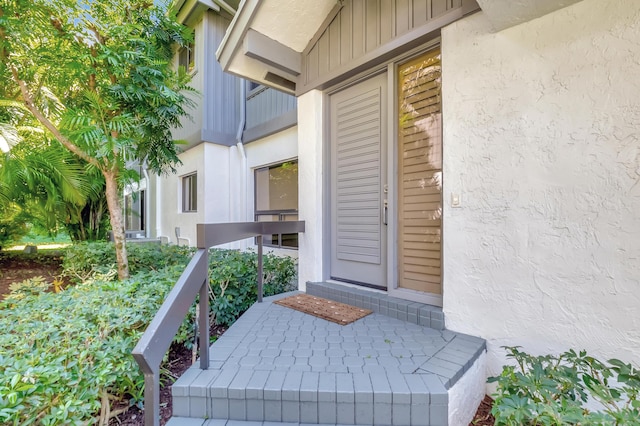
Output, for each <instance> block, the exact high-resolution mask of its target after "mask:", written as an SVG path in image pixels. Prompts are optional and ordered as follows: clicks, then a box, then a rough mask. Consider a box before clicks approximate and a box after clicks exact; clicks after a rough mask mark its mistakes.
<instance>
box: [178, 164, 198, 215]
mask: <svg viewBox="0 0 640 426" xmlns="http://www.w3.org/2000/svg"><path fill="white" fill-rule="evenodd" d="M180 188H181V196H180V201H181V206H182V210H181V211H182V213H196V212H197V211H198V172H193V173H189V174H186V175H183V176H181V177H180ZM194 195H195V196H194Z"/></svg>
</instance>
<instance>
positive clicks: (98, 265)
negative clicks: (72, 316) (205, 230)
mask: <svg viewBox="0 0 640 426" xmlns="http://www.w3.org/2000/svg"><path fill="white" fill-rule="evenodd" d="M194 251H195V250H194V249H193V248H190V247H184V246H174V245H171V246H169V245H159V244H153V243H129V244H127V256H128V259H129V271H130V273H131V275H132V276H133V275H135V274H137V273H138V272H148V271H156V270H159V269H162V268H164V267H166V266H171V265H177V264H179V265H186V264H187V263H188V262H189V259H190V258H191V256H193V253H194ZM62 269H63V272H64V274H65V275H67V276H68V277H69V278H71V279H72V280H74V281H75V282H84V281H87V280H89V279H93V278H96V277H97V278H102V279H105V278H107V279H111V280H114V279H116V278H117V268H116V252H115V248H114V245H113V243H108V242H82V243H78V244H73V245H72V246H70V247H69V248H67V250H66V253H65V256H64V260H63V262H62Z"/></svg>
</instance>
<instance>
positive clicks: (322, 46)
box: [318, 31, 329, 75]
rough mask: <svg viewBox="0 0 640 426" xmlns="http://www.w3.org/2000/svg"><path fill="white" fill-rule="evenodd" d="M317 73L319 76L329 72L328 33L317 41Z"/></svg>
mask: <svg viewBox="0 0 640 426" xmlns="http://www.w3.org/2000/svg"><path fill="white" fill-rule="evenodd" d="M318 72H319V73H320V75H323V74H326V73H327V72H329V31H325V33H324V34H323V35H322V37H320V40H318Z"/></svg>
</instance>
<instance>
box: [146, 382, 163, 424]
mask: <svg viewBox="0 0 640 426" xmlns="http://www.w3.org/2000/svg"><path fill="white" fill-rule="evenodd" d="M144 424H145V426H160V372H159V371H154V372H153V373H144Z"/></svg>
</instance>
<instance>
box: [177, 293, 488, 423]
mask: <svg viewBox="0 0 640 426" xmlns="http://www.w3.org/2000/svg"><path fill="white" fill-rule="evenodd" d="M285 296H286V295H280V296H274V297H273V298H266V299H265V302H264V303H261V304H255V305H254V306H252V307H251V308H250V309H249V310H248V311H247V312H246V313H245V314H244V315H243V316H242V317H241V318H240V319H239V320H238V321H237V322H236V323H235V324H234V325H233V326H232V327H231V328H230V329H229V330H227V332H226V333H225V334H224V335H223V336H222V337H221V338H220V339H219V340H218V341H216V342H215V343H214V344H213V345H212V347H211V352H210V360H211V365H210V369H208V370H200V369H198V368H195V367H192V368H190V369H189V370H187V371H186V372H185V374H183V376H182V377H180V379H179V380H178V381H177V382H176V383H175V384H174V385H173V389H172V392H173V413H174V415H175V416H176V418H190V419H193V420H194V421H196V422H197V421H201V422H204V419H212V420H213V419H215V420H221V421H227V420H229V421H251V422H256V423H246V424H248V425H262V424H263V423H262V422H265V423H264V425H267V424H270V423H268V422H276V423H272V424H288V423H291V424H294V425H295V424H298V423H301V424H327V425H336V424H349V425H353V424H367V425H403V426H405V425H406V426H410V425H434V426H435V425H446V424H447V418H448V417H447V416H448V402H449V400H448V389H449V388H450V387H451V386H452V385H453V384H455V383H456V382H457V381H458V380H459V379H460V377H462V375H463V374H464V372H465V371H466V370H467V369H469V368H470V366H471V365H472V364H473V362H474V361H475V360H476V358H477V357H478V356H479V355H480V353H481V352H482V351H483V350H484V349H485V342H484V340H482V339H479V338H476V337H472V336H467V335H463V334H458V333H453V332H450V331H447V330H435V329H432V328H429V327H425V326H421V325H418V324H415V323H410V322H406V321H402V320H399V319H397V318H391V317H389V316H386V315H382V314H380V313H373V314H371V315H369V316H367V317H365V318H362V319H360V320H358V321H356V322H354V323H352V324H349V325H345V326H343V325H338V324H334V323H330V322H328V321H325V320H323V319H320V318H315V317H313V316H310V315H307V314H303V313H301V312H298V311H294V310H292V309H289V308H285V307H282V306H279V305H276V304H273V303H272V301H273V300H274V298H278V297H285ZM417 309H419V307H418V308H417ZM212 420H211V421H212ZM211 421H210V423H206V424H207V425H217V424H221V425H222V424H224V425H226V426H231V425H233V424H236V423H231V422H227V423H220V422H218V423H212V422H211ZM278 422H280V423H278ZM174 424H176V423H175V422H174ZM184 424H189V425H190V424H192V423H184ZM193 424H198V423H193ZM199 424H203V423H199ZM237 424H238V425H241V424H242V423H237Z"/></svg>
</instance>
